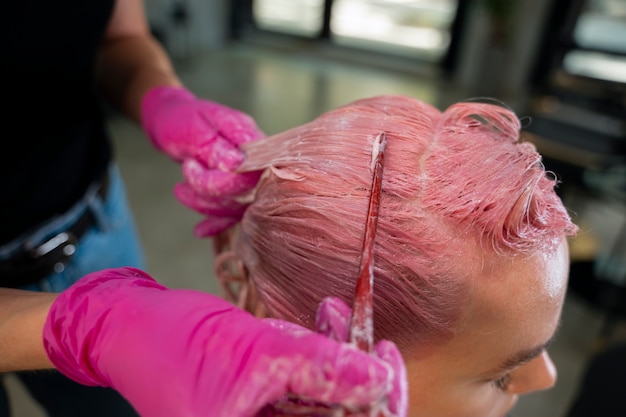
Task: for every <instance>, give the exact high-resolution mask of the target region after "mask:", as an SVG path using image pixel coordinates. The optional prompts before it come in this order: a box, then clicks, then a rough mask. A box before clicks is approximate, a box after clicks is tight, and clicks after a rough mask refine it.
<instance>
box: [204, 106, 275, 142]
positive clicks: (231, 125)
mask: <svg viewBox="0 0 626 417" xmlns="http://www.w3.org/2000/svg"><path fill="white" fill-rule="evenodd" d="M203 104H204V109H205V111H207V114H208V115H209V117H207V122H208V123H210V124H211V125H212V126H213V127H214V128H216V129H217V131H218V132H219V133H220V135H221V136H223V137H225V138H228V140H230V141H231V142H232V143H234V144H235V145H241V144H244V143H247V142H252V141H255V140H257V139H260V138H262V137H263V136H265V134H264V133H263V132H262V131H261V129H259V127H258V126H257V125H256V123H255V121H254V119H253V118H252V117H251V116H250V115H248V114H245V113H242V112H240V111H238V110H234V109H232V108H230V107H226V106H222V105H220V104H218V103H214V102H210V101H203Z"/></svg>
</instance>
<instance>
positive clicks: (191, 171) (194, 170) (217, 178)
mask: <svg viewBox="0 0 626 417" xmlns="http://www.w3.org/2000/svg"><path fill="white" fill-rule="evenodd" d="M183 176H184V177H185V179H186V180H187V182H188V183H189V185H190V186H191V188H193V189H194V191H196V192H197V193H198V194H200V195H202V196H211V197H224V196H235V195H240V194H243V193H245V192H247V191H250V190H251V189H253V188H254V187H255V186H256V184H257V182H258V181H259V178H260V177H261V172H260V171H255V172H246V173H243V174H233V173H231V172H224V171H219V170H216V169H207V168H205V167H204V166H202V164H200V163H199V162H198V161H196V160H194V159H186V160H185V161H184V162H183Z"/></svg>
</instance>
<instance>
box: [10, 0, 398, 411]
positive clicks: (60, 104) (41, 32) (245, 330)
mask: <svg viewBox="0 0 626 417" xmlns="http://www.w3.org/2000/svg"><path fill="white" fill-rule="evenodd" d="M0 28H1V29H0V31H1V32H2V36H0V47H1V48H2V51H3V54H2V58H1V59H2V71H3V75H4V77H3V79H4V81H5V83H4V86H3V98H4V100H5V103H7V104H8V105H7V106H5V111H4V112H3V116H4V119H3V123H2V127H3V130H4V132H5V133H4V135H5V139H6V140H5V142H6V144H7V147H6V148H5V149H4V151H3V152H1V153H0V178H1V179H0V192H1V195H2V204H0V213H1V215H2V216H1V218H2V222H0V372H2V373H5V372H18V371H26V370H37V369H52V368H56V369H57V370H58V371H61V372H58V371H46V372H18V373H17V375H18V376H19V378H20V380H21V382H22V383H24V385H25V386H26V388H27V389H28V391H29V392H30V394H32V396H33V397H34V398H35V399H36V400H37V402H38V403H39V404H40V405H41V406H42V407H43V409H44V410H45V411H46V412H47V413H48V415H49V416H59V415H63V416H64V417H73V416H77V417H78V416H90V417H98V416H113V415H115V416H117V417H126V416H136V415H137V414H139V415H142V416H146V417H156V416H172V415H185V416H199V417H200V416H202V417H205V416H242V417H243V416H253V415H257V414H258V413H260V412H263V413H264V414H263V415H272V414H271V409H268V408H267V407H266V405H267V404H268V403H271V402H273V401H275V400H277V399H279V398H281V397H282V396H283V395H285V394H287V393H292V394H297V395H300V396H303V397H307V398H310V399H313V400H322V401H325V402H330V403H338V404H343V405H348V406H354V407H357V406H359V405H363V404H369V403H372V402H377V401H378V402H380V401H381V400H382V399H383V398H385V399H386V400H385V401H387V402H388V404H389V406H388V407H389V409H390V410H391V412H392V413H394V414H400V415H401V414H402V413H403V411H402V410H403V409H405V408H406V407H405V404H404V403H403V401H404V400H403V396H402V395H401V392H402V387H401V386H399V385H398V381H400V380H401V377H402V375H401V374H402V369H403V368H402V365H401V361H399V360H398V358H399V356H398V355H397V351H396V350H395V347H394V346H393V345H391V344H382V345H380V346H379V347H378V350H377V355H366V354H364V353H362V352H359V351H356V350H354V349H352V348H351V347H350V346H347V345H345V344H342V343H339V342H335V341H333V340H331V339H330V338H327V337H325V336H323V335H320V334H316V333H314V332H311V331H308V330H304V329H301V328H298V327H296V326H293V325H286V324H285V323H281V322H277V321H274V322H268V321H264V320H259V319H257V318H254V317H252V316H251V315H249V314H248V313H245V312H243V311H242V310H240V309H238V308H236V307H233V306H232V305H230V304H229V303H227V302H225V301H222V300H221V299H219V298H217V297H215V296H213V295H210V294H205V293H200V292H197V291H189V290H171V289H168V288H165V287H164V286H162V285H160V284H159V283H157V282H156V281H155V280H154V279H152V278H151V277H150V276H148V275H146V274H145V273H144V272H142V270H141V269H142V268H143V266H144V265H143V261H142V254H141V248H140V244H139V241H138V238H137V236H136V232H135V228H134V225H133V220H132V216H131V214H130V211H129V208H128V204H127V202H126V198H125V194H124V193H125V192H124V187H123V183H122V180H121V178H120V175H119V172H118V170H117V168H116V165H115V163H114V161H113V152H112V150H111V143H110V140H109V138H108V136H107V133H106V129H105V125H104V117H103V114H102V111H101V108H100V100H101V95H102V98H106V99H107V100H108V101H109V102H110V103H111V104H112V105H113V106H115V107H116V108H118V109H119V110H121V111H122V112H124V113H125V114H127V115H128V116H129V117H130V118H132V119H134V120H135V121H136V122H138V123H140V124H141V126H142V127H143V128H144V130H145V132H146V136H147V137H148V138H149V139H150V140H151V142H152V143H153V145H154V146H155V147H156V148H157V149H159V150H160V151H162V152H163V153H165V154H166V155H168V156H169V157H171V158H172V159H174V160H175V161H177V162H180V163H181V166H182V168H183V175H184V176H185V179H186V181H185V185H180V186H178V187H177V188H176V190H175V194H176V196H177V197H178V199H179V200H180V201H181V202H182V203H183V204H185V205H186V206H189V207H191V208H193V209H195V210H198V211H199V212H200V213H202V214H203V215H205V216H206V220H205V221H203V222H201V223H200V224H199V225H198V226H197V228H196V234H197V235H198V236H211V235H214V234H216V233H219V232H220V231H222V230H224V229H225V228H227V227H229V226H230V225H232V224H233V223H235V222H236V221H237V220H238V219H239V218H240V217H241V215H242V214H243V210H244V209H245V207H244V206H243V205H242V204H240V203H239V202H237V199H236V197H237V196H239V195H241V194H243V193H245V192H247V191H248V190H250V189H251V188H252V187H253V186H254V185H255V183H256V181H257V179H258V174H257V173H252V174H246V175H235V174H232V173H230V171H231V170H232V169H233V168H235V167H237V166H238V165H239V164H240V163H241V161H242V159H243V154H242V153H241V152H240V151H239V150H238V146H239V145H240V144H242V143H244V142H248V141H253V140H256V139H259V138H260V137H261V136H262V133H261V132H260V131H259V129H258V128H257V127H256V125H255V123H254V121H253V120H252V119H251V118H250V117H249V116H247V115H245V114H242V113H240V112H237V111H235V110H233V109H230V108H228V107H225V106H222V105H220V104H217V103H213V102H210V101H207V100H203V99H200V98H198V97H196V96H194V94H192V93H191V92H190V91H188V90H187V89H185V88H184V86H183V85H182V84H181V82H180V81H179V80H178V78H177V76H176V74H175V72H174V70H173V69H172V65H171V63H170V61H169V59H168V57H167V55H166V54H165V52H164V51H163V49H162V48H161V47H160V46H159V45H158V43H157V42H155V40H154V39H153V38H152V37H151V35H150V32H149V27H148V24H147V22H146V18H145V14H144V9H143V4H142V2H141V0H124V1H122V0H117V1H115V0H98V1H92V2H83V1H77V0H71V1H69V2H62V3H59V2H48V1H43V0H39V1H37V0H36V1H29V2H8V3H6V4H4V5H3V12H2V13H1V14H0ZM9 144H10V146H8V145H9ZM153 180H154V181H158V180H159V179H158V172H155V173H154V175H153ZM122 267H125V268H122ZM322 313H323V312H322ZM324 314H327V313H323V314H322V315H324ZM328 314H330V317H331V318H332V317H335V318H337V317H336V316H337V314H338V313H328ZM328 314H327V315H328ZM339 318H340V319H342V320H343V319H345V317H339ZM330 321H331V322H333V320H330ZM340 321H341V320H340ZM331 327H332V326H331ZM42 335H43V337H42ZM394 369H397V370H398V371H399V372H394ZM1 376H2V375H1V374H0V417H7V416H9V415H10V407H9V404H8V398H7V395H6V393H5V391H4V390H3V389H2V385H1V381H2V379H1ZM394 378H395V379H394ZM394 380H395V381H396V383H395V384H394V383H392V382H393V381H394ZM120 394H121V395H120Z"/></svg>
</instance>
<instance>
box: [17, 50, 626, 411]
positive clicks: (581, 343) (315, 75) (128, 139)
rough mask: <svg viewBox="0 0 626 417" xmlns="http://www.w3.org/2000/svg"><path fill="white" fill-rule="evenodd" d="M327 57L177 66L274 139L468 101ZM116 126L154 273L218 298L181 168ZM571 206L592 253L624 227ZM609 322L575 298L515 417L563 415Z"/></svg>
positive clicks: (119, 122) (123, 124) (246, 53)
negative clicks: (364, 115) (334, 119)
mask: <svg viewBox="0 0 626 417" xmlns="http://www.w3.org/2000/svg"><path fill="white" fill-rule="evenodd" d="M321 55H323V56H320V53H317V54H315V55H311V54H309V53H305V52H302V51H298V52H296V51H293V50H292V51H286V50H284V49H280V48H275V47H273V48H268V47H267V46H259V45H258V44H251V43H238V44H233V45H230V46H229V47H228V48H226V49H224V50H219V51H215V52H212V53H210V54H206V55H202V56H194V57H192V58H189V57H187V58H182V57H181V58H179V59H178V60H177V67H178V71H179V74H180V76H181V77H182V79H183V81H184V82H185V84H186V85H187V86H188V87H189V88H190V89H191V90H193V91H195V92H196V94H197V95H199V96H202V97H206V98H211V99H213V100H215V101H218V102H221V103H224V104H226V105H229V106H232V107H235V108H239V109H241V110H243V111H245V112H247V113H250V114H251V115H252V116H253V117H254V118H255V119H256V120H257V122H258V123H259V125H260V127H261V128H262V129H263V130H264V131H265V132H267V133H275V132H279V131H281V130H284V129H286V128H289V127H292V126H295V125H298V124H300V123H303V122H307V121H309V120H311V119H312V118H314V117H315V116H317V115H319V114H320V113H321V112H323V111H325V110H328V109H331V108H334V107H336V106H339V105H341V104H345V103H347V102H350V101H352V100H354V99H357V98H360V97H365V96H371V95H375V94H389V93H391V94H393V93H399V94H404V95H409V96H413V97H416V98H420V99H422V100H424V101H427V102H430V103H432V104H434V105H436V106H438V107H440V108H444V107H445V106H447V105H448V104H449V103H451V102H452V101H454V100H457V99H462V98H464V96H463V93H462V92H461V91H457V90H454V89H452V88H446V89H442V88H440V85H442V84H443V83H442V82H438V81H437V79H436V77H435V76H434V75H433V74H431V73H430V71H428V70H427V69H425V70H421V69H411V70H409V71H407V68H397V69H396V70H391V69H389V68H387V69H383V68H380V67H372V66H365V65H363V64H362V63H361V64H355V63H347V62H345V61H342V62H340V61H339V60H336V59H330V58H329V54H328V53H327V52H324V53H322V54H321ZM110 126H111V132H112V134H113V137H114V140H115V145H116V153H117V160H118V162H119V165H120V167H121V170H122V174H123V176H124V177H125V179H126V183H127V187H128V192H129V198H130V202H131V205H132V206H133V208H134V211H135V214H136V220H137V224H138V228H139V232H140V234H141V236H142V239H143V242H144V245H145V251H146V259H147V265H148V270H149V272H150V273H151V274H153V275H154V276H155V277H156V278H157V279H159V280H160V281H162V282H163V283H165V284H166V285H169V286H172V287H186V288H195V289H199V290H203V291H210V292H215V293H219V288H218V286H217V285H216V283H215V281H214V279H213V278H212V255H211V242H210V241H208V240H200V239H196V238H194V237H193V236H192V228H193V225H194V223H195V222H196V221H198V220H199V219H200V217H199V216H197V215H196V214H194V213H192V212H191V211H189V210H187V209H186V208H184V207H182V206H181V205H179V204H178V203H177V201H176V200H175V199H174V197H173V195H172V191H171V190H172V186H173V185H174V184H175V183H176V182H177V181H179V180H180V172H179V169H178V166H177V165H176V164H174V163H172V162H170V161H169V160H168V159H167V158H166V157H164V156H163V155H161V154H159V153H158V152H157V151H155V150H154V149H153V148H152V147H151V146H150V144H149V143H148V141H147V140H145V137H144V135H143V134H142V132H141V131H140V130H139V129H138V128H137V126H135V125H133V124H132V123H131V122H128V121H126V120H125V119H122V118H121V117H119V116H117V115H115V114H113V115H111V124H110ZM570 204H571V205H573V206H577V205H579V206H580V207H585V212H586V213H587V212H593V213H595V216H594V217H593V218H591V217H590V218H588V219H586V220H585V225H584V227H583V229H584V233H583V235H584V236H585V237H587V238H588V239H586V240H587V241H588V243H590V245H591V246H590V247H591V249H590V250H592V251H593V250H595V247H596V245H597V243H598V241H600V243H601V242H602V239H601V238H599V236H601V234H602V233H603V229H604V230H605V231H606V233H608V234H611V233H612V231H613V230H614V229H612V226H611V225H612V224H615V223H614V222H615V221H621V219H619V218H617V217H616V216H618V217H619V216H620V215H621V214H620V213H621V211H619V209H615V208H613V207H611V206H610V205H606V204H604V203H597V202H594V201H590V200H587V199H585V200H584V201H581V199H577V198H576V196H574V197H573V198H572V199H571V202H570ZM590 204H592V205H594V204H595V205H597V207H596V210H588V208H589V207H590ZM573 210H574V211H576V210H577V208H576V207H573ZM583 251H584V250H583ZM603 322H604V316H603V315H602V314H601V313H600V312H598V311H595V310H592V309H591V308H590V307H588V306H587V305H586V304H583V303H582V302H581V301H580V300H579V299H577V298H575V297H574V296H568V298H567V300H566V305H565V309H564V313H563V320H562V325H561V329H560V332H559V337H558V338H557V340H556V342H555V343H554V344H553V346H552V347H551V348H550V352H551V354H552V357H553V359H554V362H555V363H556V366H557V368H558V369H559V380H558V382H557V384H556V386H555V388H554V389H552V390H550V391H547V392H542V393H539V394H535V395H531V396H528V397H523V398H522V399H521V400H520V402H519V405H518V407H517V408H516V410H515V411H514V412H513V413H512V415H513V416H514V417H561V416H563V413H564V412H565V410H566V409H567V408H568V404H569V402H570V399H571V398H572V396H573V394H574V393H575V390H576V387H577V383H578V381H579V377H580V375H581V372H582V370H583V369H584V365H585V363H586V362H585V361H586V359H587V358H588V357H589V355H590V353H591V352H592V349H593V346H594V340H595V337H596V335H597V334H598V332H599V330H600V328H601V326H602V324H603ZM618 330H619V332H621V333H626V332H623V330H624V329H622V328H620V329H618ZM619 332H618V333H619ZM8 386H9V390H10V393H11V397H12V402H13V409H14V416H15V417H41V416H43V415H44V414H43V413H42V411H41V410H40V409H39V408H38V406H37V405H35V404H33V402H31V401H30V399H29V397H27V395H26V394H25V393H24V391H23V389H22V388H21V386H19V384H18V383H17V382H16V380H15V379H14V378H12V377H10V378H8ZM86 417H87V416H86ZM112 417H113V416H112Z"/></svg>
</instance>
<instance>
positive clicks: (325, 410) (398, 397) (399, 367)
mask: <svg viewBox="0 0 626 417" xmlns="http://www.w3.org/2000/svg"><path fill="white" fill-rule="evenodd" d="M351 316H352V310H351V309H350V307H348V306H347V305H346V304H345V303H344V302H343V301H341V300H340V299H338V298H335V297H327V298H325V299H324V300H323V301H322V302H321V303H320V306H319V308H318V311H317V317H316V329H317V332H318V333H319V334H322V335H325V336H327V337H329V338H330V339H331V340H335V341H338V342H342V343H347V342H348V340H349V338H350V320H351ZM268 320H270V319H268ZM275 321H276V322H277V323H281V324H280V325H281V326H282V327H283V328H286V327H287V326H292V328H293V330H292V331H293V332H294V333H296V332H298V331H302V330H301V329H302V327H300V326H297V325H296V324H293V323H286V322H284V321H281V320H275ZM299 329H300V330H299ZM373 354H374V355H375V356H377V357H379V358H381V359H383V360H384V361H385V362H387V363H388V364H389V365H391V367H392V369H393V370H394V379H393V382H392V386H391V390H390V391H389V393H388V394H387V396H386V397H384V398H381V399H379V400H378V401H376V402H373V403H370V404H368V405H367V407H365V408H363V409H362V410H361V411H359V410H356V409H350V408H345V407H340V406H338V405H337V404H321V403H320V402H316V401H306V400H301V399H297V398H295V399H294V398H293V396H286V397H283V398H281V399H280V400H279V401H278V402H277V403H275V404H274V406H273V409H274V410H279V411H280V410H282V411H284V413H283V414H284V415H294V416H296V415H297V416H300V415H302V416H315V417H326V416H328V417H334V416H337V415H342V416H354V417H361V416H367V417H401V416H402V417H404V416H406V415H407V412H408V382H407V377H406V368H405V365H404V360H403V359H402V356H401V355H400V352H399V351H398V349H397V348H396V346H395V345H394V344H393V343H391V342H389V341H387V340H381V341H380V342H378V343H377V344H376V345H375V346H374V352H373ZM302 404H305V405H306V406H308V407H309V408H310V409H311V410H314V411H313V412H309V413H306V412H303V410H306V408H307V407H302ZM294 407H296V408H295V409H294ZM283 414H280V415H283ZM268 415H273V414H268Z"/></svg>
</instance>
